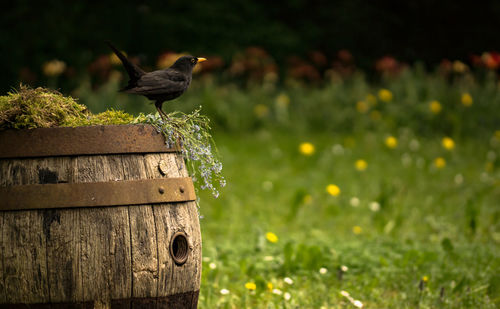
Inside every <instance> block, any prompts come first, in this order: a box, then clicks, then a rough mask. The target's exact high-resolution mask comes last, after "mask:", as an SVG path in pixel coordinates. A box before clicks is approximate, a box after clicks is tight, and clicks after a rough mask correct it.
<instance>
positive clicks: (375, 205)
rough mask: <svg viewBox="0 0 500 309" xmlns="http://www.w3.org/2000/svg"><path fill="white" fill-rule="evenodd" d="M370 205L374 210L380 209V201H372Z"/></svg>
mask: <svg viewBox="0 0 500 309" xmlns="http://www.w3.org/2000/svg"><path fill="white" fill-rule="evenodd" d="M368 207H370V210H371V211H373V212H377V211H379V210H380V204H379V203H378V202H371V203H370V205H369V206H368Z"/></svg>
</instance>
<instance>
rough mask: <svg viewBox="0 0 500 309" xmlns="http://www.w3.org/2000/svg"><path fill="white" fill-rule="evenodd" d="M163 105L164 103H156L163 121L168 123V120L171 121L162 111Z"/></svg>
mask: <svg viewBox="0 0 500 309" xmlns="http://www.w3.org/2000/svg"><path fill="white" fill-rule="evenodd" d="M162 104H163V102H160V101H156V102H155V106H156V110H158V113H159V114H160V117H161V119H163V120H164V121H168V120H170V117H168V116H167V114H165V112H164V111H163V110H162V109H161V106H162Z"/></svg>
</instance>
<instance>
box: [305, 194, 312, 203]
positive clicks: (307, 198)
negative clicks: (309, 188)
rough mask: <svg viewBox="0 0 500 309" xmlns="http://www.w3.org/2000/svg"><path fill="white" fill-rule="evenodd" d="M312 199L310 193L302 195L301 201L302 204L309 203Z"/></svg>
mask: <svg viewBox="0 0 500 309" xmlns="http://www.w3.org/2000/svg"><path fill="white" fill-rule="evenodd" d="M312 200H313V198H312V196H311V194H306V195H304V198H303V199H302V202H303V203H304V204H311V203H312Z"/></svg>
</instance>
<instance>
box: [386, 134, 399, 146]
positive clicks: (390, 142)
mask: <svg viewBox="0 0 500 309" xmlns="http://www.w3.org/2000/svg"><path fill="white" fill-rule="evenodd" d="M385 145H386V146H387V147H389V148H391V149H394V148H396V147H397V146H398V140H397V139H396V138H395V137H394V136H388V137H387V138H386V139H385Z"/></svg>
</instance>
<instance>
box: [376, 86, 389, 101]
mask: <svg viewBox="0 0 500 309" xmlns="http://www.w3.org/2000/svg"><path fill="white" fill-rule="evenodd" d="M378 97H379V99H380V100H381V101H383V102H390V101H392V92H391V91H390V90H387V89H380V90H379V91H378Z"/></svg>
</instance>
